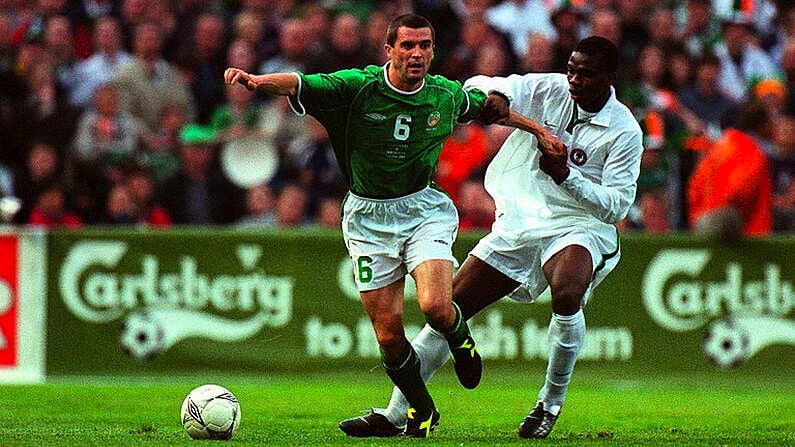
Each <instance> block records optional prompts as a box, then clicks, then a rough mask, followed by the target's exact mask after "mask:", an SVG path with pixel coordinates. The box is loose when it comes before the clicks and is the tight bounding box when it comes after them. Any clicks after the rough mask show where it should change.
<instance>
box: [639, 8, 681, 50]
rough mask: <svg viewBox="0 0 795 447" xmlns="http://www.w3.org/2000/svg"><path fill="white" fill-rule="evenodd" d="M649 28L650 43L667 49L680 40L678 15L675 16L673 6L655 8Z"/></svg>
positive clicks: (650, 18)
mask: <svg viewBox="0 0 795 447" xmlns="http://www.w3.org/2000/svg"><path fill="white" fill-rule="evenodd" d="M648 30H649V42H648V44H651V45H657V46H658V47H660V48H664V49H667V48H669V47H670V46H671V45H674V44H675V43H676V42H678V41H679V40H678V37H677V32H676V17H674V12H673V10H672V9H671V8H667V7H665V6H658V7H656V8H654V10H652V12H651V16H650V17H649V25H648ZM640 48H643V47H639V48H638V50H640Z"/></svg>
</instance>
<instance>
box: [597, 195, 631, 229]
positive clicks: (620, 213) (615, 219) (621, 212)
mask: <svg viewBox="0 0 795 447" xmlns="http://www.w3.org/2000/svg"><path fill="white" fill-rule="evenodd" d="M631 206H632V201H630V200H624V199H619V200H618V202H617V203H615V204H614V206H611V207H608V208H607V209H606V210H605V212H604V214H603V215H602V216H601V217H600V218H599V220H601V221H602V222H604V223H608V224H611V225H615V224H617V223H619V222H621V221H622V220H623V219H624V218H625V217H627V214H629V208H630V207H631Z"/></svg>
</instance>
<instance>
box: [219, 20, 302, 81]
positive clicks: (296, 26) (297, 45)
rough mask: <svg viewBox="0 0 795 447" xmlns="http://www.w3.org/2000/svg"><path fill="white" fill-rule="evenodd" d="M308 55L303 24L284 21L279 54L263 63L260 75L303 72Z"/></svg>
mask: <svg viewBox="0 0 795 447" xmlns="http://www.w3.org/2000/svg"><path fill="white" fill-rule="evenodd" d="M308 54H309V40H308V38H307V32H306V24H305V22H304V21H303V20H301V19H289V20H285V21H284V22H282V26H281V28H280V29H279V52H278V53H277V54H276V55H274V56H273V57H270V58H268V59H267V60H266V61H265V62H263V63H262V65H261V66H260V68H259V71H260V72H261V73H290V72H294V71H304V66H305V63H306V58H307V55H308ZM230 66H234V67H237V66H238V65H230Z"/></svg>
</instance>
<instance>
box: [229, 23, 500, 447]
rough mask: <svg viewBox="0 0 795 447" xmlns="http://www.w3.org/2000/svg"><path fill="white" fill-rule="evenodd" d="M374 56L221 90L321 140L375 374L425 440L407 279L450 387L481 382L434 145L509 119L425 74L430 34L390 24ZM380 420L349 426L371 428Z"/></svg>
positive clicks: (424, 396) (427, 402)
mask: <svg viewBox="0 0 795 447" xmlns="http://www.w3.org/2000/svg"><path fill="white" fill-rule="evenodd" d="M384 48H385V50H386V52H387V55H388V56H389V61H388V62H387V63H386V64H385V65H384V66H382V67H378V66H368V67H366V68H364V69H349V70H342V71H338V72H335V73H329V74H311V75H306V74H302V73H272V74H264V75H252V74H249V73H246V72H245V71H243V70H240V69H238V68H228V69H227V70H226V72H225V73H224V80H225V81H226V83H227V84H229V85H232V84H235V83H240V84H243V85H245V86H246V88H249V89H251V90H257V91H260V92H264V93H267V94H270V95H282V96H288V97H289V101H290V105H291V107H292V108H293V110H294V111H295V112H296V113H298V114H299V115H303V114H309V115H312V116H313V117H315V118H317V119H318V120H319V121H320V122H321V123H322V124H323V126H324V127H325V128H326V130H327V131H328V133H329V137H330V139H331V142H332V145H333V147H334V152H335V155H336V157H337V161H338V162H339V165H340V167H341V170H342V172H343V174H344V176H345V178H346V180H347V182H348V186H349V188H350V193H349V194H348V196H347V198H346V200H345V203H344V205H343V210H342V231H343V236H344V239H345V244H346V246H347V248H348V253H349V255H350V257H351V261H352V262H353V266H354V275H355V278H356V284H357V287H358V290H359V292H360V296H361V300H362V303H363V305H364V308H365V311H366V312H367V314H368V315H369V316H370V320H371V321H372V324H373V329H374V330H375V335H376V339H377V340H378V344H379V346H380V349H381V354H382V358H383V366H384V369H385V370H386V373H387V375H388V376H389V377H390V379H392V382H394V384H395V385H396V386H397V387H398V388H399V389H400V390H401V391H402V392H403V394H404V395H405V396H406V398H407V400H408V402H409V404H410V405H411V408H410V409H409V410H408V415H407V416H408V418H407V423H406V427H405V429H404V430H403V433H404V434H405V435H406V436H412V437H427V436H428V435H429V434H430V432H431V431H432V430H433V429H434V427H435V426H436V425H437V424H438V423H439V412H438V411H437V410H436V407H435V405H434V402H433V399H432V398H431V396H430V394H429V392H428V389H427V388H426V386H425V384H424V383H423V380H422V378H421V376H420V366H421V365H420V360H419V357H418V356H417V353H416V352H415V351H414V348H413V347H412V345H411V343H409V341H408V340H407V339H406V336H405V334H404V330H403V318H402V317H403V287H404V282H405V276H406V274H410V275H411V276H412V277H413V278H414V281H415V282H416V284H417V301H418V302H419V305H420V309H421V310H422V312H423V314H424V315H425V318H426V320H427V323H428V325H429V326H430V327H431V328H432V329H433V330H435V331H438V332H439V333H441V334H442V335H443V336H444V337H445V339H446V340H447V342H448V344H449V347H450V351H451V353H452V356H453V360H454V362H455V370H456V374H457V375H458V378H459V380H460V381H461V383H462V384H463V385H464V386H465V387H467V388H474V387H475V386H477V384H478V382H479V381H480V376H481V368H482V365H481V359H480V355H479V354H478V352H477V350H476V349H475V342H474V340H473V339H472V336H471V335H470V333H469V328H468V326H467V323H466V321H465V320H464V319H463V318H462V315H461V311H460V309H458V307H457V306H456V305H455V304H453V302H452V298H451V297H452V278H453V268H454V264H457V261H456V259H455V258H454V257H453V255H452V245H453V241H454V240H455V237H456V233H457V230H458V214H457V212H456V210H455V207H454V205H453V203H452V201H451V200H450V198H449V196H447V194H445V193H444V192H443V191H441V190H440V188H438V187H437V186H436V185H434V184H433V182H432V178H433V175H434V173H435V172H436V167H437V164H438V161H439V152H440V151H441V148H442V144H443V143H444V141H445V139H446V138H447V137H448V136H449V135H450V134H451V133H452V132H453V127H454V126H455V124H456V123H463V122H468V121H471V120H472V119H478V120H479V121H481V122H483V123H486V124H491V123H493V122H495V121H497V120H502V119H505V118H507V117H508V113H509V110H508V107H507V101H506V99H505V97H504V96H503V95H501V94H499V93H493V94H488V95H487V94H486V93H484V92H482V91H480V90H477V89H471V90H464V89H463V87H462V86H461V84H460V83H458V82H456V81H451V80H448V79H446V78H444V77H441V76H434V75H429V74H428V68H429V66H430V64H431V60H432V59H433V51H434V30H433V27H432V26H431V24H430V23H429V22H428V21H427V20H426V19H425V18H423V17H421V16H418V15H414V14H406V15H402V16H400V17H397V18H396V19H395V20H393V21H392V23H391V24H390V25H389V28H388V30H387V36H386V44H385V46H384ZM379 416H380V417H383V416H381V415H378V414H370V415H368V416H367V417H363V418H359V419H358V420H357V421H353V422H350V421H348V423H353V424H357V423H359V424H369V423H371V422H372V421H373V418H377V417H379ZM385 426H388V427H390V433H384V434H383V435H384V436H391V435H395V434H398V431H399V430H400V428H398V427H395V426H393V425H392V424H385ZM340 428H342V429H343V431H346V427H342V426H341V427H340ZM392 430H394V432H392ZM346 432H348V431H346Z"/></svg>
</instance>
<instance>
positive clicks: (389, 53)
mask: <svg viewBox="0 0 795 447" xmlns="http://www.w3.org/2000/svg"><path fill="white" fill-rule="evenodd" d="M394 49H395V48H394V47H393V46H392V45H390V44H388V43H385V44H384V51H386V57H387V59H392V51H393V50H394Z"/></svg>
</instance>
